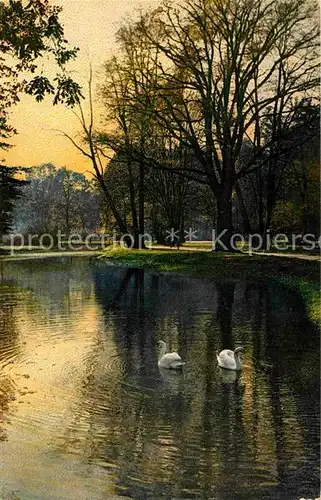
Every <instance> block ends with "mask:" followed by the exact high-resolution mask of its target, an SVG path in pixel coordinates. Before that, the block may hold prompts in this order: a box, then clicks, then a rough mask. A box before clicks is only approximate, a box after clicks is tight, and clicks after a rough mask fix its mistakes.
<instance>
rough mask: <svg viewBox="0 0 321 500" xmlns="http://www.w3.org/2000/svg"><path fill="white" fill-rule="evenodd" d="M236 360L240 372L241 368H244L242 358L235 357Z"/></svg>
mask: <svg viewBox="0 0 321 500" xmlns="http://www.w3.org/2000/svg"><path fill="white" fill-rule="evenodd" d="M234 358H235V362H236V369H237V370H239V369H240V368H242V361H241V358H240V357H239V356H238V355H237V354H235V355H234Z"/></svg>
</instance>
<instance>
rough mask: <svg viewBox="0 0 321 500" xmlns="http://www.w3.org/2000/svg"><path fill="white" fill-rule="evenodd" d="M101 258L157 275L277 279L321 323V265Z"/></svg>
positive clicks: (216, 257) (244, 258)
mask: <svg viewBox="0 0 321 500" xmlns="http://www.w3.org/2000/svg"><path fill="white" fill-rule="evenodd" d="M101 258H103V259H106V260H108V261H110V262H112V263H114V264H119V265H126V266H130V267H144V268H148V269H153V270H155V271H158V272H183V273H188V274H191V275H194V276H201V277H212V278H215V279H224V280H226V279H261V280H267V279H274V280H277V281H280V282H282V283H283V284H284V285H285V286H288V287H291V288H293V289H296V290H298V291H299V292H300V293H301V296H302V298H303V300H304V302H305V304H306V307H307V311H308V314H309V316H310V318H311V319H313V320H314V321H318V320H319V319H320V312H321V307H320V286H319V280H320V261H319V260H301V259H296V258H293V257H291V258H287V257H282V256H268V255H252V256H249V255H247V254H243V253H214V252H209V251H204V250H203V251H195V250H193V251H187V250H185V251H177V250H174V249H164V248H162V249H153V250H126V249H122V248H114V247H113V248H110V249H107V250H105V251H104V252H103V253H102V254H101Z"/></svg>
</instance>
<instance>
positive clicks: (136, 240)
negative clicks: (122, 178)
mask: <svg viewBox="0 0 321 500" xmlns="http://www.w3.org/2000/svg"><path fill="white" fill-rule="evenodd" d="M128 177H129V198H130V210H131V213H132V222H133V232H134V248H138V245H139V226H138V218H137V210H136V204H135V189H134V180H133V170H132V166H131V163H130V162H129V163H128Z"/></svg>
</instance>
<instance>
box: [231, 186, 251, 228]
mask: <svg viewBox="0 0 321 500" xmlns="http://www.w3.org/2000/svg"><path fill="white" fill-rule="evenodd" d="M234 187H235V193H236V196H237V201H238V205H239V210H240V214H241V216H242V222H243V232H244V233H245V234H250V233H252V228H251V222H250V219H249V216H248V213H247V210H246V206H245V203H244V199H243V194H242V190H241V187H240V185H239V183H238V182H236V183H235V186H234Z"/></svg>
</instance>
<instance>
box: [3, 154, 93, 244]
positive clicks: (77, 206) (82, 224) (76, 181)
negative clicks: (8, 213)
mask: <svg viewBox="0 0 321 500" xmlns="http://www.w3.org/2000/svg"><path fill="white" fill-rule="evenodd" d="M24 182H25V185H24V186H23V187H22V188H21V189H20V197H19V199H18V200H16V202H15V204H14V208H13V212H12V227H11V228H12V230H14V231H17V232H19V233H22V234H39V235H41V234H44V233H49V234H51V235H53V236H55V235H57V233H58V231H60V234H64V235H65V237H68V236H69V235H70V234H71V233H78V234H81V235H83V236H86V235H87V234H90V233H95V232H97V231H98V230H99V228H100V195H99V192H98V190H97V186H96V184H95V182H94V181H91V180H88V179H87V178H86V177H85V175H83V174H81V173H78V172H74V171H72V170H68V169H66V168H56V167H55V166H54V165H52V164H50V163H49V164H45V165H41V166H39V167H31V168H29V169H27V170H26V171H25V176H24Z"/></svg>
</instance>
